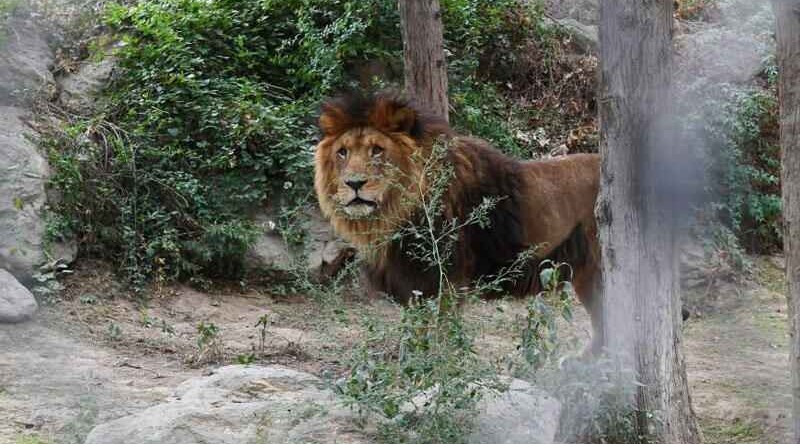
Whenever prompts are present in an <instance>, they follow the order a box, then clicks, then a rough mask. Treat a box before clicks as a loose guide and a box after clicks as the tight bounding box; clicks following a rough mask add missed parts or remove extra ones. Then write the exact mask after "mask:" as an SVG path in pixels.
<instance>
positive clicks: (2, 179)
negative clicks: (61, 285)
mask: <svg viewBox="0 0 800 444" xmlns="http://www.w3.org/2000/svg"><path fill="white" fill-rule="evenodd" d="M24 115H25V111H23V110H22V109H20V108H16V107H11V106H0V268H4V269H6V270H8V271H9V272H10V273H11V274H13V275H14V276H16V277H17V279H19V280H20V281H21V282H22V283H23V284H26V285H27V284H29V283H30V282H31V280H32V277H33V275H34V274H35V273H36V272H37V271H38V266H39V265H41V264H42V263H43V262H45V260H46V256H45V245H44V241H43V237H44V233H45V223H44V220H43V219H42V211H43V209H44V208H45V205H46V202H47V195H46V192H45V182H46V180H47V176H48V174H49V170H48V166H47V163H46V161H45V159H44V158H43V157H42V156H41V154H39V152H38V150H37V148H36V146H35V145H34V144H33V143H32V142H31V141H30V140H29V136H30V130H29V129H28V127H27V126H26V125H25V123H24V122H23V116H24Z"/></svg>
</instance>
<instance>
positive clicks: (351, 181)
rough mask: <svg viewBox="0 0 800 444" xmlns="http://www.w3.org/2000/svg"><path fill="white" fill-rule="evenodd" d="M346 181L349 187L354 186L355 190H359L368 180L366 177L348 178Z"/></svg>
mask: <svg viewBox="0 0 800 444" xmlns="http://www.w3.org/2000/svg"><path fill="white" fill-rule="evenodd" d="M344 183H346V184H347V186H348V187H350V188H352V189H353V191H358V190H359V189H361V187H363V186H364V184H365V183H367V181H366V180H364V179H348V180H345V181H344Z"/></svg>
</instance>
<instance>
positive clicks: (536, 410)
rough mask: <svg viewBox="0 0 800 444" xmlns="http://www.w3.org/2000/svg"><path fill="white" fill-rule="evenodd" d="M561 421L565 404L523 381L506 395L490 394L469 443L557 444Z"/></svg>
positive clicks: (477, 419) (482, 404) (514, 383)
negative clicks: (555, 443) (556, 439)
mask: <svg viewBox="0 0 800 444" xmlns="http://www.w3.org/2000/svg"><path fill="white" fill-rule="evenodd" d="M560 418H561V403H560V402H558V400H556V399H555V398H554V397H552V396H551V395H549V394H547V393H545V392H544V391H542V390H541V389H538V388H536V387H534V386H532V385H531V384H529V383H527V382H525V381H522V380H520V379H514V380H513V381H511V384H510V386H509V389H508V391H507V392H505V393H501V394H498V395H495V396H489V395H487V396H486V397H485V398H484V399H482V400H481V402H480V403H479V404H478V416H477V418H476V420H475V429H474V432H473V433H472V434H471V435H470V437H469V439H468V440H467V442H468V443H469V444H488V443H491V444H553V442H554V441H555V438H556V433H557V432H558V427H559V421H560Z"/></svg>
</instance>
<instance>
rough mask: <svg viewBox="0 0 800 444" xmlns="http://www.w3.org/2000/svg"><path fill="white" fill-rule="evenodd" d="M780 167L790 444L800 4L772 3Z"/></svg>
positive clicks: (796, 302) (797, 423) (798, 296)
mask: <svg viewBox="0 0 800 444" xmlns="http://www.w3.org/2000/svg"><path fill="white" fill-rule="evenodd" d="M773 6H774V9H775V16H776V17H777V22H778V26H777V37H778V70H779V72H780V79H779V82H778V85H779V90H780V104H781V111H780V115H781V117H780V120H781V151H782V159H781V161H782V166H783V175H782V176H783V177H782V184H783V221H784V235H783V248H784V251H785V252H786V284H787V285H786V299H787V301H788V303H789V319H790V321H791V330H790V333H791V343H792V344H791V354H790V359H791V370H792V397H793V399H794V442H800V0H774V1H773Z"/></svg>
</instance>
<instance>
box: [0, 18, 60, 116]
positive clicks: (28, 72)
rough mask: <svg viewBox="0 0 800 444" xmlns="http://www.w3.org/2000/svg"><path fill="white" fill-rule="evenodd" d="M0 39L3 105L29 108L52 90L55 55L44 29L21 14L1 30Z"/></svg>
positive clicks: (0, 85) (11, 19) (0, 82)
mask: <svg viewBox="0 0 800 444" xmlns="http://www.w3.org/2000/svg"><path fill="white" fill-rule="evenodd" d="M0 35H2V37H0V105H12V104H15V105H21V104H27V103H29V102H30V101H31V99H32V98H33V97H34V96H35V94H36V93H38V92H40V91H42V90H46V91H47V90H49V89H50V88H52V87H53V85H54V82H53V75H52V73H51V72H50V65H51V64H52V63H53V51H52V49H50V47H49V45H48V44H47V39H46V36H47V34H46V32H45V29H44V27H43V26H42V25H41V24H40V23H38V22H37V21H36V20H35V19H34V18H32V17H31V16H30V14H25V13H18V14H15V15H13V16H12V17H11V18H10V19H9V21H8V23H6V24H5V25H2V26H0ZM47 92H50V91H47Z"/></svg>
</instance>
